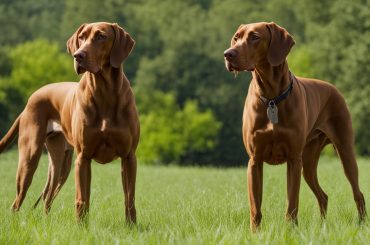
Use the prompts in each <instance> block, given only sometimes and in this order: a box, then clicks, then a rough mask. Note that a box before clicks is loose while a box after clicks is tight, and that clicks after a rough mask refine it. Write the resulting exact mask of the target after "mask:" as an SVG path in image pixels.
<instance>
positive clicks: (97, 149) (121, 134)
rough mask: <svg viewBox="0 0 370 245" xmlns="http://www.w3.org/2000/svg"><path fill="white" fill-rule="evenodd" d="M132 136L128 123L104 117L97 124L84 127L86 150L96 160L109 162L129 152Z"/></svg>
mask: <svg viewBox="0 0 370 245" xmlns="http://www.w3.org/2000/svg"><path fill="white" fill-rule="evenodd" d="M131 138H132V137H131V133H130V129H129V127H128V126H127V125H125V124H123V123H118V122H116V121H113V120H111V119H109V118H103V119H101V120H99V122H98V123H96V124H95V125H90V126H86V127H85V128H84V132H83V142H84V144H83V145H84V146H85V149H84V151H85V152H86V153H87V154H88V155H91V156H92V158H94V159H95V160H96V161H98V162H100V163H107V162H110V161H112V160H114V159H115V158H117V157H123V156H125V155H127V154H128V151H129V149H130V147H131V143H132V142H131Z"/></svg>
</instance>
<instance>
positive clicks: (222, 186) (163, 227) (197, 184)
mask: <svg viewBox="0 0 370 245" xmlns="http://www.w3.org/2000/svg"><path fill="white" fill-rule="evenodd" d="M358 162H359V168H360V184H361V188H362V191H363V193H364V195H365V199H366V200H367V203H369V200H370V199H369V197H370V178H369V174H370V164H369V160H368V159H360V160H359V161H358ZM16 168H17V152H16V151H12V152H8V153H5V154H2V155H1V156H0V244H24V243H31V244H51V243H52V244H71V243H72V244H103V243H104V244H131V243H134V244H250V243H252V244H368V243H369V241H370V225H369V218H367V220H366V222H365V223H364V224H362V225H359V224H358V220H357V211H356V207H355V203H354V201H353V197H352V192H351V189H350V186H349V184H348V182H347V180H346V179H345V176H344V173H343V170H342V167H341V164H340V162H339V160H338V159H335V158H334V159H328V158H323V159H322V160H321V162H320V164H319V179H320V182H321V185H322V187H323V189H324V190H325V191H326V192H327V194H328V195H329V207H328V217H327V219H326V220H325V221H323V222H322V221H321V220H320V215H319V208H318V205H317V202H316V198H315V197H314V195H313V194H312V192H311V191H310V190H309V188H308V186H307V184H306V183H305V182H304V181H302V187H301V194H300V206H299V207H300V210H299V226H298V227H294V226H292V225H290V224H287V223H286V222H285V218H284V214H285V208H286V165H280V166H269V165H265V168H264V193H263V205H262V212H263V221H262V227H261V230H260V232H258V233H257V234H252V233H251V232H250V231H249V207H248V199H247V180H246V169H245V168H231V169H222V168H198V167H186V168H185V167H184V168H181V167H176V166H171V167H164V166H141V165H140V164H139V167H138V177H137V189H136V208H137V212H138V224H137V225H136V226H133V227H130V226H128V225H126V224H125V219H124V208H123V192H122V186H121V179H120V165H119V164H118V163H117V162H115V163H111V164H107V165H99V164H96V163H94V164H93V167H92V169H93V174H92V176H93V179H92V197H91V208H90V219H89V220H90V222H89V226H88V227H80V226H79V225H77V224H76V223H75V216H74V177H73V176H74V175H73V171H72V172H71V175H70V177H69V179H68V181H67V183H66V185H65V186H64V188H63V189H62V191H61V193H60V194H59V196H58V197H57V199H56V200H55V202H54V204H53V206H52V210H51V213H50V214H49V215H45V214H44V213H43V209H42V207H41V206H39V207H38V208H37V209H36V210H32V205H33V203H34V201H35V200H36V199H37V197H38V195H39V194H40V192H41V191H42V189H43V186H44V183H45V180H46V171H47V157H46V156H43V157H42V159H41V161H40V164H39V168H38V170H37V172H36V175H35V177H34V180H33V183H32V185H31V188H30V189H29V191H28V195H27V197H26V200H25V202H24V203H23V206H22V208H21V211H20V212H18V213H15V214H14V213H12V212H11V211H10V206H11V204H12V202H13V199H14V197H15V173H16Z"/></svg>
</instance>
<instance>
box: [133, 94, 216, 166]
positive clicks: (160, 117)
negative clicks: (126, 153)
mask: <svg viewBox="0 0 370 245" xmlns="http://www.w3.org/2000/svg"><path fill="white" fill-rule="evenodd" d="M137 94H138V95H137V97H138V98H140V97H142V98H143V99H138V100H137V102H138V107H139V110H140V111H141V112H142V115H141V116H140V124H141V135H143V136H145V137H141V139H140V145H139V149H138V156H139V159H140V160H142V161H143V162H146V163H171V162H176V163H178V161H179V160H180V159H184V158H189V155H191V154H193V153H197V152H202V151H204V150H208V149H211V148H213V146H214V144H215V136H216V135H217V133H218V130H219V127H220V123H219V122H217V121H216V120H215V118H214V116H213V113H212V112H211V111H210V110H207V111H205V112H201V111H199V108H198V104H197V102H196V101H191V100H189V101H186V103H185V105H184V108H182V109H181V108H180V107H179V106H178V104H176V102H175V96H174V95H173V93H163V92H160V91H152V92H151V94H150V95H146V96H145V95H144V94H142V93H140V92H138V93H137ZM148 109H150V110H148Z"/></svg>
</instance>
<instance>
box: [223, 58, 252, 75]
mask: <svg viewBox="0 0 370 245" xmlns="http://www.w3.org/2000/svg"><path fill="white" fill-rule="evenodd" d="M225 66H226V69H227V70H228V71H229V72H241V71H250V72H251V71H254V67H246V68H244V69H241V68H240V67H239V66H238V65H236V64H234V63H232V62H230V61H229V60H227V59H226V58H225Z"/></svg>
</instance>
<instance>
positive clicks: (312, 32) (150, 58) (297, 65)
mask: <svg viewBox="0 0 370 245" xmlns="http://www.w3.org/2000/svg"><path fill="white" fill-rule="evenodd" d="M368 2H369V1H368V0H353V1H347V0H335V1H331V0H302V1H294V0H268V1H254V2H248V1H244V0H202V1H195V0H183V1H172V0H148V1H143V0H139V1H138V0H107V1H104V2H101V1H98V0H88V1H87V0H81V1H74V0H62V1H59V0H49V1H46V0H41V1H36V0H23V1H8V0H6V1H2V2H1V3H0V25H1V27H2V31H3V32H2V33H3V34H4V33H5V34H4V35H1V36H0V45H2V46H1V48H0V97H1V98H2V100H1V102H0V113H1V115H3V116H2V117H1V119H0V127H1V130H3V128H5V127H6V125H9V124H10V121H11V120H13V119H14V118H12V117H13V115H15V114H16V112H17V111H19V108H20V107H21V106H22V105H23V103H24V101H26V100H27V96H28V95H29V94H30V93H32V92H33V91H34V90H35V89H37V88H38V87H39V86H41V85H43V84H45V83H46V82H57V81H60V80H66V79H73V80H77V78H76V77H75V76H73V75H72V74H73V66H72V59H71V58H70V57H68V56H67V55H66V54H65V52H64V50H65V43H66V41H67V39H68V38H69V37H70V36H71V35H72V33H74V31H75V30H76V28H77V27H78V26H79V25H81V24H82V23H85V22H96V21H109V22H117V23H119V24H120V25H121V26H123V27H124V28H125V29H126V30H127V31H128V32H129V33H130V34H131V35H132V36H133V38H134V39H135V41H136V43H137V44H136V46H135V49H134V51H133V53H132V54H131V55H130V57H129V58H128V60H127V62H125V64H124V70H125V73H126V75H127V76H128V78H129V79H130V81H131V82H132V85H133V87H134V88H135V90H137V93H138V94H137V96H136V98H137V99H138V100H143V98H142V97H146V96H149V98H155V99H153V100H152V101H150V100H148V101H150V102H148V103H147V104H145V106H143V103H144V102H142V101H141V102H139V103H138V104H139V110H140V111H139V112H140V117H141V120H142V121H143V123H144V125H145V126H144V128H143V130H144V131H143V133H142V142H144V143H143V144H147V145H146V146H145V145H144V148H143V149H146V150H145V151H144V150H143V151H141V152H142V153H143V156H145V157H144V158H149V159H151V160H153V159H156V161H160V159H162V160H164V159H165V160H164V161H166V162H170V161H179V162H195V163H201V164H205V163H208V164H217V165H241V164H243V163H245V162H246V161H247V156H246V154H245V149H244V146H243V142H242V135H241V116H242V111H243V105H244V99H245V96H246V94H247V89H248V83H249V80H250V74H247V75H245V73H243V74H241V75H239V76H238V77H237V78H236V79H235V78H234V76H233V75H232V74H230V73H228V72H227V71H226V69H225V68H224V63H223V51H224V50H225V49H226V48H228V47H229V44H230V39H231V36H232V35H233V33H234V32H235V30H236V29H237V27H238V26H239V25H240V24H241V23H251V22H257V21H274V22H276V23H277V24H279V25H281V26H283V27H285V28H286V29H287V30H288V31H289V32H290V33H291V34H292V35H293V36H294V39H295V41H296V45H295V46H294V47H293V49H292V52H291V54H290V55H289V56H288V61H289V66H290V69H291V70H292V72H293V73H294V74H295V75H297V76H305V77H314V78H319V79H323V80H327V81H330V82H332V83H334V84H335V85H336V86H337V87H338V88H339V89H340V90H341V91H342V92H343V94H344V97H345V98H346V101H347V102H348V106H349V108H350V111H351V114H352V119H353V126H354V129H355V132H356V148H357V151H358V153H360V154H361V155H369V154H370V150H369V145H370V131H369V130H368V125H369V118H370V109H369V108H370V107H369V106H368V105H369V104H370V90H369V77H370V66H369V63H370V56H369V55H368V54H369V53H370V52H369V51H370V32H369V30H370V22H369V19H370V5H369V3H368ZM40 38H42V39H47V40H49V42H47V41H40V40H38V39H40ZM25 41H27V42H26V43H24V42H25ZM29 41H31V42H29ZM20 43H21V44H20ZM23 43H24V45H23ZM18 44H20V45H18ZM4 45H5V46H4ZM34 57H37V59H35V58H34ZM8 89H11V91H12V92H9V93H11V94H12V96H8V95H7V93H8ZM9 91H10V90H9ZM153 91H155V92H153ZM159 91H162V92H161V95H160V96H164V98H159V97H160V96H159V95H158V92H159ZM152 93H155V95H150V94H152ZM16 94H18V95H20V96H21V98H22V99H19V100H17V101H10V99H11V98H13V97H14V96H15V95H16ZM11 100H13V99H11ZM189 101H192V102H189ZM189 103H190V104H191V103H194V104H195V105H196V106H190V105H189ZM12 106H13V107H12ZM187 107H188V108H192V107H194V108H196V109H194V110H195V111H196V113H194V114H196V115H197V118H198V119H199V118H200V116H199V115H200V114H201V115H203V114H204V113H205V114H207V113H208V112H212V118H214V120H215V122H214V124H215V125H220V126H217V127H216V128H218V130H215V131H216V133H214V132H213V131H212V132H211V134H212V137H210V136H207V135H206V134H205V133H204V132H205V131H207V130H203V128H202V127H203V126H202V125H207V123H205V122H203V123H201V124H199V125H198V124H195V125H196V126H194V127H195V128H196V129H192V131H195V132H197V133H196V134H197V135H199V132H200V131H202V132H203V135H202V136H199V137H205V138H201V139H198V141H199V142H201V141H202V142H203V141H204V142H207V141H208V137H210V138H212V142H213V143H212V144H210V145H211V146H209V147H199V145H198V144H197V143H189V136H187V135H186V134H185V133H184V132H185V131H186V130H188V129H185V126H184V125H182V124H179V125H177V126H176V125H172V124H175V123H172V124H171V123H169V122H172V120H171V119H173V118H175V115H176V116H177V117H179V118H182V117H183V116H178V115H177V114H176V112H177V110H179V111H180V112H179V114H181V115H184V114H186V112H185V111H186V108H187ZM17 108H18V109H17ZM164 110H168V112H164ZM188 110H190V109H188ZM157 111H158V113H159V112H160V113H161V114H163V116H162V117H161V118H159V117H156V116H155V114H157ZM197 113H198V114H199V115H198V114H197ZM187 114H192V113H190V112H189V113H187ZM198 119H197V120H198ZM173 120H175V119H173ZM176 120H178V121H181V120H182V119H181V120H180V119H178V118H177V119H176ZM207 120H210V119H209V118H208V119H207ZM149 122H151V124H150V123H149ZM208 123H209V122H208ZM168 124H171V125H172V126H170V127H168V126H167V125H168ZM155 125H161V126H160V127H165V126H166V128H163V129H159V126H158V127H154V126H155ZM188 126H189V125H188ZM145 130H147V131H145ZM182 130H185V131H184V132H182ZM180 131H181V133H178V132H180ZM1 132H3V131H1ZM213 133H214V134H213ZM161 134H163V137H161ZM172 134H173V135H172ZM194 135H195V134H194ZM180 137H184V138H181V139H180ZM167 139H171V142H176V143H172V145H167V146H164V144H165V143H164V142H166V141H167ZM184 140H185V141H186V142H187V143H184ZM145 141H146V142H145ZM157 141H158V142H160V143H161V145H162V146H161V147H162V148H163V149H164V150H162V148H160V147H158V148H157V149H156V150H155V151H153V152H151V151H150V150H149V148H150V147H156V145H157V144H156V142H157ZM189 145H197V149H190V148H188V146H189ZM201 145H202V146H204V145H207V144H206V143H202V144H201ZM139 147H140V146H139ZM144 152H145V153H144ZM169 152H172V153H169ZM148 156H150V157H148Z"/></svg>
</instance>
